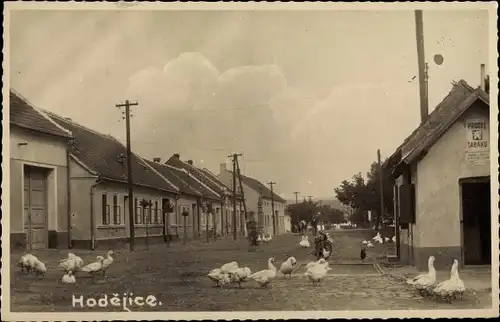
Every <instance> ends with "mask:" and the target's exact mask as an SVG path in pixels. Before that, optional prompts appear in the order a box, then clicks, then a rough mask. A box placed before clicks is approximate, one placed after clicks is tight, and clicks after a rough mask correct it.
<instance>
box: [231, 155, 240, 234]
mask: <svg viewBox="0 0 500 322" xmlns="http://www.w3.org/2000/svg"><path fill="white" fill-rule="evenodd" d="M239 156H241V154H238V153H233V154H232V155H230V156H229V157H230V158H233V239H234V240H236V238H237V236H236V160H237V159H238V157H239Z"/></svg>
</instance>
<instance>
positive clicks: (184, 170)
mask: <svg viewBox="0 0 500 322" xmlns="http://www.w3.org/2000/svg"><path fill="white" fill-rule="evenodd" d="M180 170H181V171H183V172H185V173H187V174H188V175H189V176H190V177H191V178H193V179H195V180H196V181H198V182H199V183H200V184H201V185H202V186H203V187H205V188H207V189H208V190H209V191H211V192H213V193H214V194H215V195H216V196H218V197H221V196H220V195H219V194H218V193H217V192H216V191H213V190H212V189H211V188H210V187H208V186H207V185H206V184H205V183H204V182H202V181H201V180H199V179H198V178H196V177H195V176H194V175H192V174H191V173H189V171H187V170H186V169H180Z"/></svg>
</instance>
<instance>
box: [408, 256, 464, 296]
mask: <svg viewBox="0 0 500 322" xmlns="http://www.w3.org/2000/svg"><path fill="white" fill-rule="evenodd" d="M435 260H436V259H435V258H434V256H430V257H429V260H428V267H429V271H428V272H427V273H425V274H421V275H418V276H416V277H414V278H411V279H407V280H406V283H407V284H409V285H411V286H413V287H414V288H415V289H416V290H418V291H419V293H420V295H422V296H430V297H432V298H436V297H440V298H443V299H445V300H446V301H447V302H448V303H451V300H452V299H457V298H458V299H462V296H463V294H464V292H465V284H464V282H463V281H462V280H461V279H460V277H459V275H458V261H457V260H456V259H455V260H453V265H451V276H450V278H449V279H447V280H445V281H442V282H440V283H438V284H437V285H436V269H435V268H434V262H435Z"/></svg>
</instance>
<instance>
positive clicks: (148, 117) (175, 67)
mask: <svg viewBox="0 0 500 322" xmlns="http://www.w3.org/2000/svg"><path fill="white" fill-rule="evenodd" d="M128 86H129V88H128V91H129V93H131V95H133V96H134V97H137V99H139V100H140V101H141V105H142V106H143V109H139V108H138V109H137V110H136V111H134V113H135V114H136V115H137V116H138V117H137V118H136V120H135V121H134V122H135V123H134V124H133V125H134V127H135V129H136V130H134V136H135V138H136V140H137V141H138V142H139V143H140V142H141V141H142V142H155V141H158V142H161V141H162V139H163V142H164V143H159V144H158V145H156V146H151V145H149V146H148V144H147V143H145V144H144V145H143V146H141V145H139V147H138V148H140V149H141V150H142V151H139V150H138V152H142V153H143V154H145V155H148V156H151V153H157V154H158V151H160V153H164V154H166V155H165V157H168V156H169V155H170V154H172V153H174V152H179V153H180V152H183V153H182V154H184V155H186V158H193V159H200V160H201V159H203V160H204V164H207V165H212V167H214V168H216V167H217V166H218V164H219V162H221V161H223V160H224V159H225V158H226V157H227V153H228V152H229V151H230V150H231V151H238V152H243V153H245V155H246V156H247V158H248V159H249V160H253V165H252V167H254V168H260V167H262V166H263V165H264V164H266V162H267V163H268V162H270V161H271V160H272V159H273V157H274V156H275V155H277V154H278V153H283V156H285V155H287V153H288V154H290V153H289V152H287V150H290V148H289V132H290V131H289V129H290V126H289V123H287V122H283V121H282V120H283V119H287V118H286V117H283V115H285V114H286V108H281V107H282V106H281V107H279V103H278V101H279V99H281V98H282V97H284V95H285V96H286V93H287V92H288V93H289V92H290V91H291V90H290V89H289V88H288V87H287V81H286V77H285V76H284V75H283V73H282V72H281V70H280V69H279V67H278V66H276V65H262V66H238V67H235V68H231V69H228V70H226V71H224V72H222V73H221V72H219V70H218V69H217V67H216V66H214V65H213V64H212V63H211V62H210V61H209V60H208V59H207V58H206V57H204V56H203V55H202V54H200V53H183V54H181V55H179V56H178V57H177V58H175V59H173V60H170V61H168V62H167V63H166V65H165V67H164V68H162V69H159V68H154V67H149V68H146V69H143V70H140V71H138V72H137V73H135V74H134V75H132V76H131V77H130V79H129V85H128ZM277 109H278V110H280V112H279V113H277V112H276V111H277ZM136 146H137V145H136ZM210 156H212V157H210ZM250 162H252V161H250ZM266 166H267V167H268V168H269V164H267V165H266ZM256 172H259V171H256Z"/></svg>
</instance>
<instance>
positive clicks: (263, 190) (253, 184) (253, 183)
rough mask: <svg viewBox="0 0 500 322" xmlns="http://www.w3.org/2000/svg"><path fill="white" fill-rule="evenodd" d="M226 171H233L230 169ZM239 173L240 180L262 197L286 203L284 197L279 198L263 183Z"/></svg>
mask: <svg viewBox="0 0 500 322" xmlns="http://www.w3.org/2000/svg"><path fill="white" fill-rule="evenodd" d="M228 172H229V173H233V172H232V171H228ZM240 175H241V181H243V183H244V184H246V185H247V186H249V187H250V188H251V189H252V190H254V191H256V192H257V193H259V194H260V195H261V196H262V197H263V198H266V199H274V201H276V202H281V203H286V200H285V199H283V198H281V197H280V196H278V195H277V194H276V193H274V192H271V189H269V188H268V187H267V186H266V185H265V184H263V183H261V182H260V181H259V180H257V179H254V178H250V177H247V176H244V175H242V174H241V173H240ZM273 197H274V198H273Z"/></svg>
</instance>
